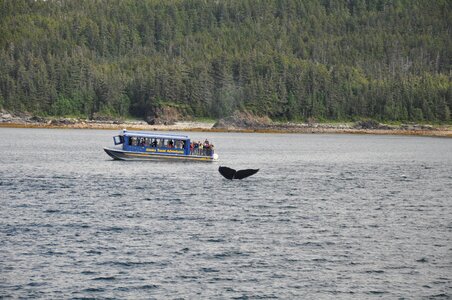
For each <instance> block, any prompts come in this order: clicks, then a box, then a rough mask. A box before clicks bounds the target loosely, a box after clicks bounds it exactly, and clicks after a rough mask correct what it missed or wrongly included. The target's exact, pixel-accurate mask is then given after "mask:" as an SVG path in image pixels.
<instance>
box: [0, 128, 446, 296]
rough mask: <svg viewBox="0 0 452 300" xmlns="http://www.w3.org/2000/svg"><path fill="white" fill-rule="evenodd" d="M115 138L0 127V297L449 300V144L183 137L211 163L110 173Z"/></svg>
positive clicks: (122, 167) (115, 167)
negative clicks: (108, 150) (223, 172)
mask: <svg viewBox="0 0 452 300" xmlns="http://www.w3.org/2000/svg"><path fill="white" fill-rule="evenodd" d="M116 133H117V131H94V130H57V129H53V130H41V129H5V128H0V208H1V209H0V298H43V299H71V298H74V299H76V298H78V299H80V298H96V299H103V298H117V299H123V298H129V299H153V298H157V299H175V298H183V299H200V298H202V299H217V298H220V299H269V298H282V299H331V298H340V299H372V298H389V299H397V298H406V299H407V298H408V299H412V298H415V299H419V298H426V299H428V298H435V299H442V298H444V299H449V298H451V297H452V139H441V138H427V137H400V136H359V135H295V134H294V135H273V134H238V133H192V134H190V135H191V136H192V137H194V138H195V139H200V140H201V139H202V140H203V139H204V138H205V137H207V138H209V140H210V141H211V142H213V143H214V144H215V146H216V149H217V153H218V154H219V155H220V161H219V162H218V163H200V162H120V161H112V160H110V158H109V157H108V156H107V155H106V154H105V153H104V152H103V150H102V147H103V146H111V144H112V136H113V135H115V134H116ZM219 165H226V166H229V167H233V168H260V171H259V173H257V174H256V175H254V176H252V177H250V178H247V179H245V180H243V181H228V180H226V179H224V178H222V177H221V176H220V175H219V173H218V172H217V169H218V166H219Z"/></svg>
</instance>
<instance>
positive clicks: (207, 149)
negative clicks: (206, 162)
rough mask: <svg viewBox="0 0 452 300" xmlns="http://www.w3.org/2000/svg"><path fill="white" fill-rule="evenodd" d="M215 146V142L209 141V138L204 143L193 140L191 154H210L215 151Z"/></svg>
mask: <svg viewBox="0 0 452 300" xmlns="http://www.w3.org/2000/svg"><path fill="white" fill-rule="evenodd" d="M213 148H214V146H213V144H211V143H209V141H208V140H207V139H206V140H205V141H204V143H201V142H200V141H198V142H192V143H190V154H192V155H205V156H210V155H212V153H213Z"/></svg>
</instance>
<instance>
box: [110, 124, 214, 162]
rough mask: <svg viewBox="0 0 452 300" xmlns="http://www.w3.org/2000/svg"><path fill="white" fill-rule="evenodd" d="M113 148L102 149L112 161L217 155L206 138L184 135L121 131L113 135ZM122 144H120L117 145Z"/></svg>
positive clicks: (199, 158)
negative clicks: (200, 140) (197, 138)
mask: <svg viewBox="0 0 452 300" xmlns="http://www.w3.org/2000/svg"><path fill="white" fill-rule="evenodd" d="M113 141H114V143H115V145H116V146H117V148H116V147H115V148H104V150H105V152H107V154H108V155H110V156H111V157H112V158H113V159H116V160H156V159H168V160H195V161H216V160H218V155H217V154H216V153H215V152H214V149H213V145H212V144H210V143H209V142H208V141H207V140H205V141H204V142H203V143H201V142H192V141H190V138H189V137H188V136H186V135H176V134H160V133H153V132H144V131H127V130H125V129H124V130H123V131H122V132H121V134H119V135H117V136H114V137H113ZM120 145H122V146H120Z"/></svg>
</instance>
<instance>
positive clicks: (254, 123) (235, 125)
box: [0, 111, 452, 137]
mask: <svg viewBox="0 0 452 300" xmlns="http://www.w3.org/2000/svg"><path fill="white" fill-rule="evenodd" d="M0 127H26V128H78V129H124V128H127V129H129V130H159V131H212V132H262V133H349V134H393V135H422V136H442V137H452V127H451V126H447V125H443V126H432V125H424V124H402V125H397V126H396V125H387V124H381V123H378V122H376V121H373V120H370V121H369V120H365V121H358V122H355V123H316V122H308V123H293V122H273V121H271V120H270V119H269V118H268V117H257V116H254V115H252V114H250V113H246V112H240V113H238V112H236V113H234V114H233V115H232V116H230V117H228V118H224V119H220V120H219V121H218V122H216V123H212V122H210V123H209V122H193V121H179V122H177V121H176V122H173V123H172V124H150V122H146V121H143V120H134V121H130V120H129V121H126V120H119V119H118V120H108V119H101V120H99V119H97V120H88V119H77V118H44V117H38V116H32V115H29V114H12V113H9V112H5V111H1V112H0Z"/></svg>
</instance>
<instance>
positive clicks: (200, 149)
mask: <svg viewBox="0 0 452 300" xmlns="http://www.w3.org/2000/svg"><path fill="white" fill-rule="evenodd" d="M198 143H199V146H198V147H199V155H204V146H203V144H201V143H200V142H198Z"/></svg>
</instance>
